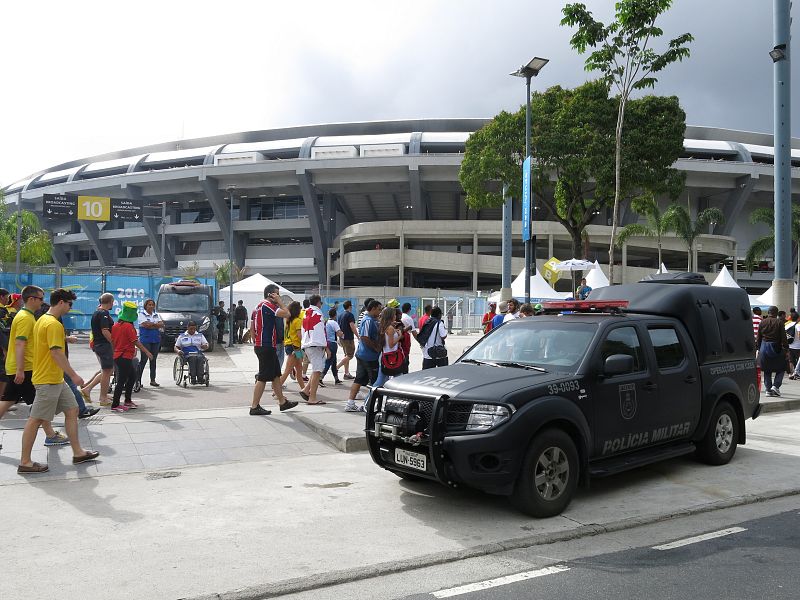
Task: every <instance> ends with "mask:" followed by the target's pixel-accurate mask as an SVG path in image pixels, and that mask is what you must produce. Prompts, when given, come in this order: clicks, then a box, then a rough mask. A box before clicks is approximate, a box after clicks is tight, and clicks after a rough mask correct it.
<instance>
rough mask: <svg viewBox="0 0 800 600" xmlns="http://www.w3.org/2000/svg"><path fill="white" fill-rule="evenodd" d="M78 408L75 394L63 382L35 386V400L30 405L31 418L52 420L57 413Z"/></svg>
mask: <svg viewBox="0 0 800 600" xmlns="http://www.w3.org/2000/svg"><path fill="white" fill-rule="evenodd" d="M71 408H76V409H77V408H78V403H77V402H76V400H75V395H74V394H73V393H72V390H71V389H69V386H68V385H67V384H66V383H65V382H63V381H62V382H61V383H56V384H41V385H37V386H36V400H35V401H34V402H33V406H32V407H31V418H32V419H41V420H42V421H52V420H53V418H55V416H56V415H57V414H58V413H62V412H66V411H68V410H69V409H71Z"/></svg>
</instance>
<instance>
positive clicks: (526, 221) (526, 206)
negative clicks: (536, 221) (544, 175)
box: [522, 156, 531, 242]
mask: <svg viewBox="0 0 800 600" xmlns="http://www.w3.org/2000/svg"><path fill="white" fill-rule="evenodd" d="M530 239H531V157H530V156H529V157H528V158H526V159H525V162H523V163H522V241H523V242H527V241H528V240H530Z"/></svg>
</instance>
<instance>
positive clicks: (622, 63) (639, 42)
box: [561, 0, 694, 281]
mask: <svg viewBox="0 0 800 600" xmlns="http://www.w3.org/2000/svg"><path fill="white" fill-rule="evenodd" d="M671 5H672V0H619V1H618V2H616V4H615V11H616V13H615V18H614V20H613V21H612V22H611V23H609V24H608V25H606V24H604V23H602V22H600V21H597V20H596V19H595V18H594V17H593V16H592V13H591V12H589V11H588V10H587V9H586V5H585V4H582V3H579V2H576V3H573V4H567V5H566V6H565V7H564V9H563V11H562V13H563V15H564V18H563V19H562V20H561V24H562V25H569V26H570V27H577V31H576V32H575V33H574V34H573V36H572V38H571V40H570V44H571V45H572V47H573V48H574V49H575V50H577V51H578V52H579V53H580V54H583V53H584V52H586V50H587V48H593V49H594V51H593V52H591V53H590V54H589V56H588V57H587V58H586V62H585V67H586V70H587V71H600V73H601V74H602V80H603V81H605V82H606V83H607V84H608V85H609V86H613V87H614V88H615V89H616V91H617V92H618V93H619V104H618V107H617V123H616V128H615V148H614V159H615V174H614V175H615V177H614V210H613V218H612V221H611V244H610V245H609V248H608V270H609V279H610V280H611V281H614V245H615V243H616V235H617V223H618V221H619V205H620V201H621V200H622V198H623V196H624V190H625V184H624V177H623V165H622V163H623V161H624V157H623V139H622V132H623V126H624V124H625V116H626V110H627V109H628V103H629V102H630V96H631V93H632V92H633V91H635V90H642V89H645V88H653V87H654V86H655V84H656V82H657V79H656V78H655V77H654V74H655V73H658V72H659V71H661V70H662V69H664V68H665V67H666V66H667V65H669V64H671V63H673V62H675V61H680V60H683V59H684V58H687V57H688V56H689V48H688V47H687V46H688V44H689V42H691V41H692V40H693V39H694V38H693V37H692V35H691V34H689V33H684V34H683V35H679V36H678V37H676V38H674V39H672V40H670V42H669V44H668V45H667V49H666V50H665V51H664V52H663V53H661V54H659V53H658V52H656V51H655V50H653V49H652V48H651V47H650V44H651V43H652V42H653V40H654V39H655V38H659V37H661V36H662V35H663V34H664V32H663V31H662V30H661V29H660V28H659V27H656V25H655V23H656V19H658V17H659V16H660V15H661V13H663V12H665V11H666V10H667V9H669V7H670V6H671ZM625 142H626V144H630V143H632V141H631V140H625Z"/></svg>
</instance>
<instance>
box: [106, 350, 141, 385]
mask: <svg viewBox="0 0 800 600" xmlns="http://www.w3.org/2000/svg"><path fill="white" fill-rule="evenodd" d="M133 372H134V373H136V374H137V377H136V381H134V382H133V391H134V393H137V394H138V393H139V392H141V391H142V382H141V381H140V380H139V378H138V373H139V358H138V357H136V356H134V357H133ZM116 387H117V366H116V365H114V374H113V375H112V376H111V383H109V384H108V393H109V394H113V393H114V389H115V388H116Z"/></svg>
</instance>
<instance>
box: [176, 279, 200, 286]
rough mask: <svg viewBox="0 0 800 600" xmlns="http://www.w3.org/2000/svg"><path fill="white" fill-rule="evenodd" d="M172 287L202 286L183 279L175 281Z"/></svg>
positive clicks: (197, 282)
mask: <svg viewBox="0 0 800 600" xmlns="http://www.w3.org/2000/svg"><path fill="white" fill-rule="evenodd" d="M172 285H186V286H193V287H195V286H198V285H200V282H199V281H191V280H189V279H182V280H181V281H174V282H173V283H172Z"/></svg>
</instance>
